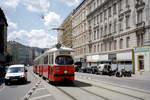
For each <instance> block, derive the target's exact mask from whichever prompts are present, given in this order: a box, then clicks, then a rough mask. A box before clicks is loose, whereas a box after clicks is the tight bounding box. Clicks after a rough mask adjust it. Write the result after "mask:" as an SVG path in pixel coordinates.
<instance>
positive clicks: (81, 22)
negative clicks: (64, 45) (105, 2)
mask: <svg viewBox="0 0 150 100" xmlns="http://www.w3.org/2000/svg"><path fill="white" fill-rule="evenodd" d="M86 4H87V0H83V1H82V3H81V4H80V5H79V6H78V7H77V8H76V9H74V11H73V15H72V38H73V49H74V50H75V62H76V64H79V65H82V66H86V55H87V52H88V45H87V43H88V33H87V32H88V29H87V17H86V16H87V7H86Z"/></svg>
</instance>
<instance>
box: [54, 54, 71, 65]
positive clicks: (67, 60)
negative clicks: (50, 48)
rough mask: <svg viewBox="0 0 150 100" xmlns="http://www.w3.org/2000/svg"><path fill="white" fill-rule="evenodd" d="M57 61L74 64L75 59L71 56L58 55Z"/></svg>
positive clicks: (57, 62) (61, 63)
mask: <svg viewBox="0 0 150 100" xmlns="http://www.w3.org/2000/svg"><path fill="white" fill-rule="evenodd" d="M55 62H56V64H58V65H72V64H73V59H72V57H71V56H57V57H56V60H55Z"/></svg>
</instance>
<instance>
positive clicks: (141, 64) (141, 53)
mask: <svg viewBox="0 0 150 100" xmlns="http://www.w3.org/2000/svg"><path fill="white" fill-rule="evenodd" d="M134 57H135V71H136V72H142V71H143V72H150V46H145V47H142V48H135V49H134Z"/></svg>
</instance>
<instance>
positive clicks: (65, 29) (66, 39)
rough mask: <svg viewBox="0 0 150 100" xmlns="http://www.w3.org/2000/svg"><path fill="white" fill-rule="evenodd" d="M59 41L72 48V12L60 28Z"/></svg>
mask: <svg viewBox="0 0 150 100" xmlns="http://www.w3.org/2000/svg"><path fill="white" fill-rule="evenodd" d="M58 42H59V43H61V44H62V45H64V46H66V47H70V48H72V13H70V14H69V16H68V17H67V18H66V19H65V20H64V21H63V23H62V24H61V26H60V27H59V29H58Z"/></svg>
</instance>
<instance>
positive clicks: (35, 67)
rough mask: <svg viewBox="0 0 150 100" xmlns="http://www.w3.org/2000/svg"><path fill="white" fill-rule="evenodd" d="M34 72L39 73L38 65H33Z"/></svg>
mask: <svg viewBox="0 0 150 100" xmlns="http://www.w3.org/2000/svg"><path fill="white" fill-rule="evenodd" d="M33 72H34V73H37V66H36V65H34V66H33Z"/></svg>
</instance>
